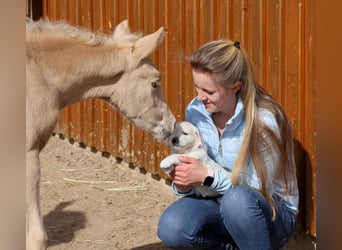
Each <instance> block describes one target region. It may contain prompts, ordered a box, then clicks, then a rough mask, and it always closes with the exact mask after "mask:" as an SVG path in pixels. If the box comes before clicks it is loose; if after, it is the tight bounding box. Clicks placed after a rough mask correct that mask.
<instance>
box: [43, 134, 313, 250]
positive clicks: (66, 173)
mask: <svg viewBox="0 0 342 250" xmlns="http://www.w3.org/2000/svg"><path fill="white" fill-rule="evenodd" d="M40 157H41V185H40V188H41V190H40V192H41V206H42V213H43V216H44V223H45V227H46V230H47V233H48V238H49V240H48V249H51V250H59V249H63V250H64V249H71V250H72V249H82V250H90V249H96V250H102V249H103V250H104V249H106V250H107V249H111V250H113V249H118V250H125V249H132V250H148V249H151V250H152V249H155V250H157V249H158V250H166V249H168V248H166V247H165V246H163V244H162V243H161V241H160V240H159V238H158V237H157V235H156V231H157V223H158V220H159V217H160V215H161V214H162V212H163V211H164V209H165V208H166V207H167V206H168V205H169V204H170V203H171V202H172V201H174V200H176V199H177V197H176V196H175V195H174V194H173V193H172V192H171V190H170V186H169V185H167V184H166V183H165V181H164V180H155V179H154V178H152V176H151V174H149V173H144V172H143V171H141V170H139V169H138V168H132V167H130V166H129V165H128V164H127V163H125V162H118V161H117V159H115V158H113V157H107V156H103V155H102V153H101V152H94V150H93V149H91V148H89V147H86V148H84V147H82V145H80V144H79V143H76V142H75V143H71V142H70V141H69V140H67V139H61V138H60V137H59V136H58V135H55V136H52V137H51V139H50V141H49V143H48V145H47V146H46V147H45V148H44V150H43V151H42V153H41V155H40ZM284 249H293V250H295V249H297V250H299V249H300V250H313V249H315V241H314V239H312V238H311V237H309V236H307V235H305V234H304V233H301V234H298V235H296V236H295V238H294V239H293V240H292V241H291V242H289V244H288V245H287V246H286V247H284Z"/></svg>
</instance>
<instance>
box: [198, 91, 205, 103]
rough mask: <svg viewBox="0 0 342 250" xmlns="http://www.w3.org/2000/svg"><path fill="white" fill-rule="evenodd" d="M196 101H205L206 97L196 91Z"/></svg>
mask: <svg viewBox="0 0 342 250" xmlns="http://www.w3.org/2000/svg"><path fill="white" fill-rule="evenodd" d="M197 99H198V100H200V101H203V100H206V99H207V97H206V95H205V94H204V93H203V92H202V91H198V92H197Z"/></svg>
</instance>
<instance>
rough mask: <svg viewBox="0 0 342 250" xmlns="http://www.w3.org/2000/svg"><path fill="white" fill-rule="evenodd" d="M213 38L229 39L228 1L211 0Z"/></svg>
mask: <svg viewBox="0 0 342 250" xmlns="http://www.w3.org/2000/svg"><path fill="white" fill-rule="evenodd" d="M213 13H214V15H213V29H214V30H213V39H215V40H217V39H226V38H228V39H230V36H229V35H228V34H229V32H230V25H229V15H230V14H231V13H230V9H229V1H226V0H219V1H214V2H213Z"/></svg>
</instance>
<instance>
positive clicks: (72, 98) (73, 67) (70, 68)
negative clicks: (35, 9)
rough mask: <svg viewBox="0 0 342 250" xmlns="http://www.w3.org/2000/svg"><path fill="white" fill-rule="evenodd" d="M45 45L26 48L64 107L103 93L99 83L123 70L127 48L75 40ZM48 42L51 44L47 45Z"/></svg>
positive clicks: (115, 78)
mask: <svg viewBox="0 0 342 250" xmlns="http://www.w3.org/2000/svg"><path fill="white" fill-rule="evenodd" d="M41 46H43V47H44V46H45V48H46V49H44V50H39V51H36V52H37V53H35V54H34V53H33V51H29V53H31V54H32V55H31V56H32V59H34V61H35V62H36V63H37V64H40V68H41V69H42V70H43V71H44V72H43V74H45V75H48V77H45V79H47V80H48V81H50V84H52V85H55V87H56V89H58V91H59V97H60V106H61V108H62V107H65V106H68V105H70V104H73V103H76V102H79V101H81V100H83V99H88V98H92V97H103V96H102V95H103V94H104V93H105V91H104V89H101V88H100V87H103V86H108V85H109V84H113V82H116V81H117V79H118V78H119V77H120V76H121V75H122V74H123V72H124V71H125V70H126V65H127V56H126V55H127V52H126V51H125V49H120V48H118V47H116V48H114V47H110V46H107V45H102V46H94V47H91V46H86V45H83V44H77V43H76V42H70V41H67V42H64V44H63V46H62V45H61V44H58V43H57V42H50V44H43V45H41ZM48 46H50V47H48Z"/></svg>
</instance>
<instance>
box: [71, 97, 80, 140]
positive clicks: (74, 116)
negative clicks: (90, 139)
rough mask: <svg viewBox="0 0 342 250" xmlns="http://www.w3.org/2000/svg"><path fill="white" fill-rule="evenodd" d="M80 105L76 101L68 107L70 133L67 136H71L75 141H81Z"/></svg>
mask: <svg viewBox="0 0 342 250" xmlns="http://www.w3.org/2000/svg"><path fill="white" fill-rule="evenodd" d="M81 112H82V110H81V105H80V104H79V103H76V104H74V105H71V106H70V107H69V117H70V120H69V128H70V133H69V136H68V137H71V138H73V139H74V140H76V141H81V137H82V133H83V131H82V124H83V121H82V120H81V118H82V117H81Z"/></svg>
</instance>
